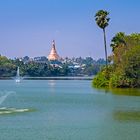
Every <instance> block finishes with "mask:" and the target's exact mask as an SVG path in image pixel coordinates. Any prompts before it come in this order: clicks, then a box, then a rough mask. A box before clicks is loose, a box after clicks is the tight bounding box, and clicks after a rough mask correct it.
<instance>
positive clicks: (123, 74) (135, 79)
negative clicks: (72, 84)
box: [93, 33, 140, 88]
mask: <svg viewBox="0 0 140 140" xmlns="http://www.w3.org/2000/svg"><path fill="white" fill-rule="evenodd" d="M111 47H112V55H111V56H110V61H112V64H110V66H108V67H107V68H105V69H103V70H102V71H101V72H100V73H99V74H98V75H97V76H96V77H95V78H94V80H93V85H94V86H95V87H115V88H122V87H123V88H124V87H131V88H135V87H140V34H136V33H135V34H131V35H125V34H124V33H118V34H116V36H115V37H113V39H112V42H111Z"/></svg>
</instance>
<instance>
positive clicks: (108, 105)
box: [0, 80, 140, 140]
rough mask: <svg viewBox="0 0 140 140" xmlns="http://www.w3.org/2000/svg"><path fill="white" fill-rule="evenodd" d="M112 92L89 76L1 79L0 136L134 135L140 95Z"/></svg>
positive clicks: (129, 139)
mask: <svg viewBox="0 0 140 140" xmlns="http://www.w3.org/2000/svg"><path fill="white" fill-rule="evenodd" d="M111 92H113V93H115V94H112V93H111ZM116 92H118V91H116V90H115V91H110V92H109V91H104V90H97V89H94V88H92V87H91V81H90V80H37V81H36V80H23V81H22V82H21V83H15V82H14V81H13V80H0V99H1V97H2V96H3V95H5V94H8V96H7V97H6V98H5V100H4V101H3V102H2V103H1V104H0V139H1V140H9V139H10V140H139V139H140V97H139V96H126V95H122V94H121V96H120V95H117V94H116ZM122 92H124V91H121V93H122ZM128 92H129V90H128ZM134 92H135V91H134ZM137 92H138V93H139V90H137ZM118 93H120V91H119V92H118ZM10 109H13V110H12V111H11V112H9V113H5V112H4V111H7V110H8V111H10Z"/></svg>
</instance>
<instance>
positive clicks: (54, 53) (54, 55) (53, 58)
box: [48, 40, 60, 60]
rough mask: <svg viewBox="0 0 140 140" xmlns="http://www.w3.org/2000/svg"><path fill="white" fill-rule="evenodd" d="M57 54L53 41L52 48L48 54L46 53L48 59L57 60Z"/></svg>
mask: <svg viewBox="0 0 140 140" xmlns="http://www.w3.org/2000/svg"><path fill="white" fill-rule="evenodd" d="M59 58H60V57H59V55H58V54H57V51H56V48H55V41H54V40H53V42H52V49H51V51H50V54H49V55H48V60H59Z"/></svg>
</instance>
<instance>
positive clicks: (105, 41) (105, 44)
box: [103, 28, 108, 68]
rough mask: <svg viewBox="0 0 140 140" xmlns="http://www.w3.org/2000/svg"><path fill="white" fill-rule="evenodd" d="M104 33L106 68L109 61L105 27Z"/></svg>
mask: <svg viewBox="0 0 140 140" xmlns="http://www.w3.org/2000/svg"><path fill="white" fill-rule="evenodd" d="M103 33H104V45H105V58H106V68H107V65H108V62H107V48H106V33H105V28H104V29H103Z"/></svg>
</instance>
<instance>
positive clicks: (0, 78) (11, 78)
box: [0, 76, 94, 80]
mask: <svg viewBox="0 0 140 140" xmlns="http://www.w3.org/2000/svg"><path fill="white" fill-rule="evenodd" d="M93 77H94V76H86V77H78V76H77V77H76V76H75V77H21V79H22V80H92V79H93ZM14 79H15V77H0V80H14Z"/></svg>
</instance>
